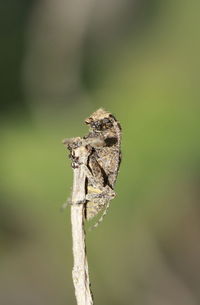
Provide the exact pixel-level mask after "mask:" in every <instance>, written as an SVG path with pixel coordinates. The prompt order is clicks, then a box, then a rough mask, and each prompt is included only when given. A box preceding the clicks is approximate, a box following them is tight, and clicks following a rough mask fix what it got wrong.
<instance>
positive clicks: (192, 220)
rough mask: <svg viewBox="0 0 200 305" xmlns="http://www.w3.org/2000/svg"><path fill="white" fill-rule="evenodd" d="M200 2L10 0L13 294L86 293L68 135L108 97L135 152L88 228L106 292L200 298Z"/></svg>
mask: <svg viewBox="0 0 200 305" xmlns="http://www.w3.org/2000/svg"><path fill="white" fill-rule="evenodd" d="M199 9H200V3H199V2H198V1H193V0H192V1H186V0H184V1H180V0H174V1H157V0H135V1H133V0H125V1H124V0H115V1H114V0H111V1H106V0H102V1H94V0H93V1H90V0H87V1H80V0H76V1H72V0H66V1H57V0H49V1H45V0H38V1H34V0H29V1H25V0H22V1H16V0H7V1H4V2H3V1H1V18H0V20H1V21H0V22H1V51H0V52H1V53H0V54H1V56H0V62H1V76H0V77H1V82H0V83H1V90H0V101H1V114H0V125H1V158H0V160H1V161H0V169H1V184H0V191H1V199H0V200H1V201H0V304H2V305H18V304H20V305H25V304H29V305H32V304H33V305H35V304H37V305H43V304H44V305H46V304H48V305H51V304H52V305H54V304H59V305H64V304H75V303H76V302H75V297H74V290H73V285H72V279H71V269H72V264H73V262H72V253H71V252H72V250H71V246H72V245H71V228H70V210H69V209H67V210H65V212H64V213H61V212H60V207H61V205H62V203H64V202H65V201H66V198H67V197H69V196H70V192H71V186H72V170H71V168H70V162H69V160H68V158H67V155H66V152H65V150H64V147H63V146H62V144H61V140H62V139H63V138H65V137H73V136H82V135H85V134H87V132H88V130H87V127H86V126H84V123H83V121H84V119H85V118H86V117H88V115H90V114H91V113H92V112H94V111H95V110H96V109H98V108H100V107H103V108H105V109H106V110H108V111H110V112H112V113H113V114H114V115H115V116H116V117H117V119H118V120H119V121H120V123H121V125H122V130H123V134H122V136H123V141H122V152H123V160H122V164H121V168H120V173H119V177H118V181H117V184H116V192H117V198H116V199H114V200H113V201H112V204H111V207H110V209H109V213H108V215H107V216H106V218H105V220H104V222H103V223H102V224H101V225H100V226H99V227H98V228H97V229H95V230H93V231H92V232H88V234H87V248H88V259H89V267H90V276H91V282H92V290H93V293H94V297H95V304H97V305H98V304H99V305H100V304H105V305H112V304H113V305H122V304H123V305H125V304H135V305H168V304H169V305H179V304H180V305H197V304H200V289H199V283H200V206H199V199H200V191H199V182H200V143H199V127H200V123H199V116H200V107H199V93H200V90H199V67H200V65H199V64H200V61H199V53H200V38H199V26H200V21H199ZM89 225H91V223H90V224H89ZM87 226H88V225H87Z"/></svg>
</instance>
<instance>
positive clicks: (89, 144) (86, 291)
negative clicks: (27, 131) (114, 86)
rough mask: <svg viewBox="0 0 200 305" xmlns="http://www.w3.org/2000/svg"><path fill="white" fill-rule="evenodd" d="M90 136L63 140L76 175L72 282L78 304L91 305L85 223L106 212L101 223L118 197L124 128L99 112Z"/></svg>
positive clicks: (92, 118) (89, 121)
mask: <svg viewBox="0 0 200 305" xmlns="http://www.w3.org/2000/svg"><path fill="white" fill-rule="evenodd" d="M85 122H86V124H88V125H89V128H90V131H89V134H88V135H87V136H84V137H82V138H80V137H76V138H71V139H65V140H63V143H64V144H65V145H66V146H67V149H68V150H69V151H70V155H69V157H70V159H71V161H72V164H71V166H72V169H73V172H74V178H73V190H72V197H71V223H72V239H73V255H74V267H73V272H72V276H73V282H74V286H75V294H76V299H77V304H78V305H92V304H93V299H92V294H91V290H90V282H89V272H88V263H87V257H86V247H85V231H84V220H90V219H92V218H93V217H94V216H96V215H97V214H98V213H99V212H101V211H104V212H103V214H102V216H101V217H100V219H99V221H98V222H97V223H96V224H95V227H96V226H97V225H98V224H99V222H101V221H102V219H103V217H104V216H105V214H106V212H107V209H108V207H109V203H110V200H111V199H113V198H114V197H115V192H114V184H115V181H116V178H117V174H118V171H119V165H120V162H121V151H120V144H121V127H120V124H119V122H118V121H117V120H116V119H115V117H114V116H113V115H112V114H111V113H109V112H107V111H105V110H103V109H99V110H97V111H96V112H94V113H93V114H92V115H91V116H90V117H89V118H87V119H86V120H85Z"/></svg>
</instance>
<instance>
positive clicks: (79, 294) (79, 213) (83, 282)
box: [71, 146, 93, 305]
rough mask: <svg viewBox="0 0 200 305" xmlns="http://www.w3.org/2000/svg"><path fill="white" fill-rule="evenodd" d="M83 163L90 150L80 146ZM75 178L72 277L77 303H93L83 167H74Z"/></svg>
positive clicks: (81, 304)
mask: <svg viewBox="0 0 200 305" xmlns="http://www.w3.org/2000/svg"><path fill="white" fill-rule="evenodd" d="M74 153H75V156H76V157H78V159H79V162H80V163H82V164H86V163H87V159H88V150H87V149H86V148H85V147H84V146H81V147H78V148H76V149H75V150H74ZM73 170H74V180H73V191H72V206H71V223H72V241H73V256H74V267H73V271H72V277H73V282H74V287H75V295H76V299H77V305H92V304H93V300H92V294H91V290H90V281H89V271H88V262H87V255H86V245H85V230H84V209H85V205H84V202H85V195H86V194H85V179H86V176H85V172H84V171H83V170H82V167H81V166H79V167H77V168H74V169H73Z"/></svg>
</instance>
